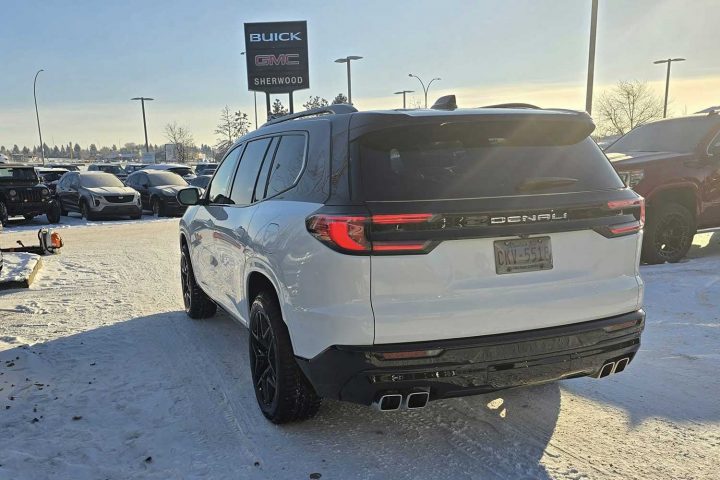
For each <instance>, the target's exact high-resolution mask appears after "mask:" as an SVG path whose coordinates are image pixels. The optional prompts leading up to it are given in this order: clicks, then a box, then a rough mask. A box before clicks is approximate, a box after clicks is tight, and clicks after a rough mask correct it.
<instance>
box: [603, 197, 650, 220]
mask: <svg viewBox="0 0 720 480" xmlns="http://www.w3.org/2000/svg"><path fill="white" fill-rule="evenodd" d="M638 207H639V209H640V215H639V216H638V217H637V220H638V221H639V222H640V227H642V226H643V225H645V199H644V198H642V197H639V198H635V199H632V200H615V201H612V202H608V208H609V209H610V210H626V209H631V208H638Z"/></svg>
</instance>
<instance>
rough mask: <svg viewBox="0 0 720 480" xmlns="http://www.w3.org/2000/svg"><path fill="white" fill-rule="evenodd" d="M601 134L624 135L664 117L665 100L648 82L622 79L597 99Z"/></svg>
mask: <svg viewBox="0 0 720 480" xmlns="http://www.w3.org/2000/svg"><path fill="white" fill-rule="evenodd" d="M597 112H598V115H597V116H598V119H599V124H600V125H599V126H600V128H599V130H600V132H599V133H601V134H602V135H624V134H626V133H627V132H629V131H630V130H632V129H633V128H635V127H637V126H639V125H642V124H644V123H647V122H650V121H652V120H656V119H658V118H662V113H663V102H662V100H661V99H660V97H659V96H657V95H655V93H653V91H652V90H651V89H650V87H649V86H648V84H647V83H646V82H640V81H637V80H635V81H623V82H618V84H617V85H616V86H615V87H614V88H613V89H612V90H609V91H605V92H603V94H602V95H601V96H600V99H599V100H598V108H597Z"/></svg>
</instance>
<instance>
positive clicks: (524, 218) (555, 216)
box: [490, 212, 568, 225]
mask: <svg viewBox="0 0 720 480" xmlns="http://www.w3.org/2000/svg"><path fill="white" fill-rule="evenodd" d="M567 219H568V214H567V212H563V213H555V212H550V213H536V214H533V215H512V216H510V217H490V225H499V224H503V223H533V222H551V221H553V220H567Z"/></svg>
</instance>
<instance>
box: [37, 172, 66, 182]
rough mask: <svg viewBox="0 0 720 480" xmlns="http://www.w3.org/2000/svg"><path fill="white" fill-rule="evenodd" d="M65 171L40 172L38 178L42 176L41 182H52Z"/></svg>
mask: <svg viewBox="0 0 720 480" xmlns="http://www.w3.org/2000/svg"><path fill="white" fill-rule="evenodd" d="M65 173H66V172H47V173H41V174H40V178H42V181H43V182H54V181H56V180H59V179H60V177H62V176H63V175H65Z"/></svg>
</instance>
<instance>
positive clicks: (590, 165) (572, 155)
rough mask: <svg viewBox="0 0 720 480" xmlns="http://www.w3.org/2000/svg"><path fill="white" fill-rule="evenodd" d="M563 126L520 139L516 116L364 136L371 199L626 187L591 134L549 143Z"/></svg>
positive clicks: (360, 147)
mask: <svg viewBox="0 0 720 480" xmlns="http://www.w3.org/2000/svg"><path fill="white" fill-rule="evenodd" d="M540 123H543V122H540ZM563 128H567V127H566V126H561V125H558V126H557V127H551V126H544V125H543V126H539V127H538V129H535V130H536V131H532V134H531V135H529V136H526V138H518V137H517V136H516V133H515V132H516V131H517V130H518V129H517V126H516V125H513V124H512V123H510V122H508V123H507V124H506V125H500V124H490V125H482V124H470V125H468V124H465V125H445V126H442V125H432V126H419V127H401V128H391V129H386V130H381V131H377V132H373V133H370V134H367V135H365V136H364V137H361V139H360V140H359V141H357V142H356V144H355V146H354V147H353V148H354V149H353V151H354V152H357V154H356V155H354V156H355V157H359V159H360V164H361V168H360V170H361V179H362V189H363V192H364V198H365V199H366V200H371V201H372V200H380V201H383V200H396V201H397V200H401V201H402V200H427V199H460V198H479V197H498V196H514V195H523V194H528V193H567V192H581V191H591V190H607V189H615V188H622V186H623V184H622V182H621V181H620V179H619V178H618V176H617V174H616V173H615V171H614V170H613V168H612V166H611V165H610V163H609V162H608V160H607V158H605V156H604V155H603V154H602V152H601V151H600V149H599V148H598V147H597V145H596V144H595V142H593V141H592V140H591V139H590V138H587V137H585V138H583V139H582V140H580V141H577V140H576V143H572V144H569V145H565V144H563V142H559V144H554V143H555V142H552V141H548V138H552V137H555V136H556V135H557V133H558V132H559V131H561V130H562V129H563ZM522 131H523V135H525V134H526V133H528V132H529V131H530V130H529V129H528V128H525V127H523V129H522Z"/></svg>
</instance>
